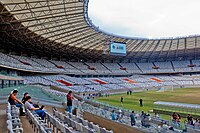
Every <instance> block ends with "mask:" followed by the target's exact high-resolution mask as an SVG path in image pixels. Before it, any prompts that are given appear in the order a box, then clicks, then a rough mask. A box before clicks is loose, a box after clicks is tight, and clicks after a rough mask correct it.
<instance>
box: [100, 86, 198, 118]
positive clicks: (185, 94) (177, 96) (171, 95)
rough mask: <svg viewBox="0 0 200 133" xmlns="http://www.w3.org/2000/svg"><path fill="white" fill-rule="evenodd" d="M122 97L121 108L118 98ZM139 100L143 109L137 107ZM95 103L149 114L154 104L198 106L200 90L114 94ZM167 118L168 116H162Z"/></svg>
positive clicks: (186, 89) (185, 89) (183, 89)
mask: <svg viewBox="0 0 200 133" xmlns="http://www.w3.org/2000/svg"><path fill="white" fill-rule="evenodd" d="M121 97H123V98H124V101H123V106H122V105H121V102H120V98H121ZM139 99H143V107H140V105H139ZM96 100H97V101H100V102H103V103H107V104H110V105H113V106H118V107H123V108H125V109H129V110H135V111H145V112H150V111H152V110H153V108H154V104H153V103H154V102H156V101H165V102H180V103H189V104H200V88H182V89H174V90H173V91H172V90H169V91H164V92H157V91H156V90H150V91H143V92H134V93H132V95H127V94H126V93H123V94H114V95H110V96H109V97H105V96H104V97H100V98H96ZM163 117H168V118H169V116H164V115H163Z"/></svg>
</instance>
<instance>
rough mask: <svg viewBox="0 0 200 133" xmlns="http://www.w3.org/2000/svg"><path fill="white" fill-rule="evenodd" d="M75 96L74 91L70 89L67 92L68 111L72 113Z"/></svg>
mask: <svg viewBox="0 0 200 133" xmlns="http://www.w3.org/2000/svg"><path fill="white" fill-rule="evenodd" d="M73 99H74V97H73V96H72V91H69V93H68V94H67V111H68V112H69V113H72V101H73Z"/></svg>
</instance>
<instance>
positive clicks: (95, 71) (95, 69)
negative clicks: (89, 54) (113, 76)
mask: <svg viewBox="0 0 200 133" xmlns="http://www.w3.org/2000/svg"><path fill="white" fill-rule="evenodd" d="M83 64H84V65H86V66H87V67H88V68H89V67H91V66H90V65H88V64H87V63H85V62H84V63H83ZM94 68H95V67H94ZM89 70H90V69H89ZM93 71H95V72H96V73H98V72H97V71H96V68H95V69H94V70H93Z"/></svg>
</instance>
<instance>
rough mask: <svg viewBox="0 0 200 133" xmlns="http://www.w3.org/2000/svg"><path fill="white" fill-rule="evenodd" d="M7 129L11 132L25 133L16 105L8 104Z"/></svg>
mask: <svg viewBox="0 0 200 133" xmlns="http://www.w3.org/2000/svg"><path fill="white" fill-rule="evenodd" d="M6 112H7V129H8V132H9V133H23V128H22V123H21V120H20V118H19V112H18V108H17V107H16V106H15V105H10V103H8V105H7V109H6Z"/></svg>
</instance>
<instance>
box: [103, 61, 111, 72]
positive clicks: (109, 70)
mask: <svg viewBox="0 0 200 133" xmlns="http://www.w3.org/2000/svg"><path fill="white" fill-rule="evenodd" d="M101 65H103V66H104V67H105V68H106V69H108V70H109V71H110V72H111V73H112V71H111V70H110V69H109V68H108V67H106V66H105V65H104V64H103V63H101Z"/></svg>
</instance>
